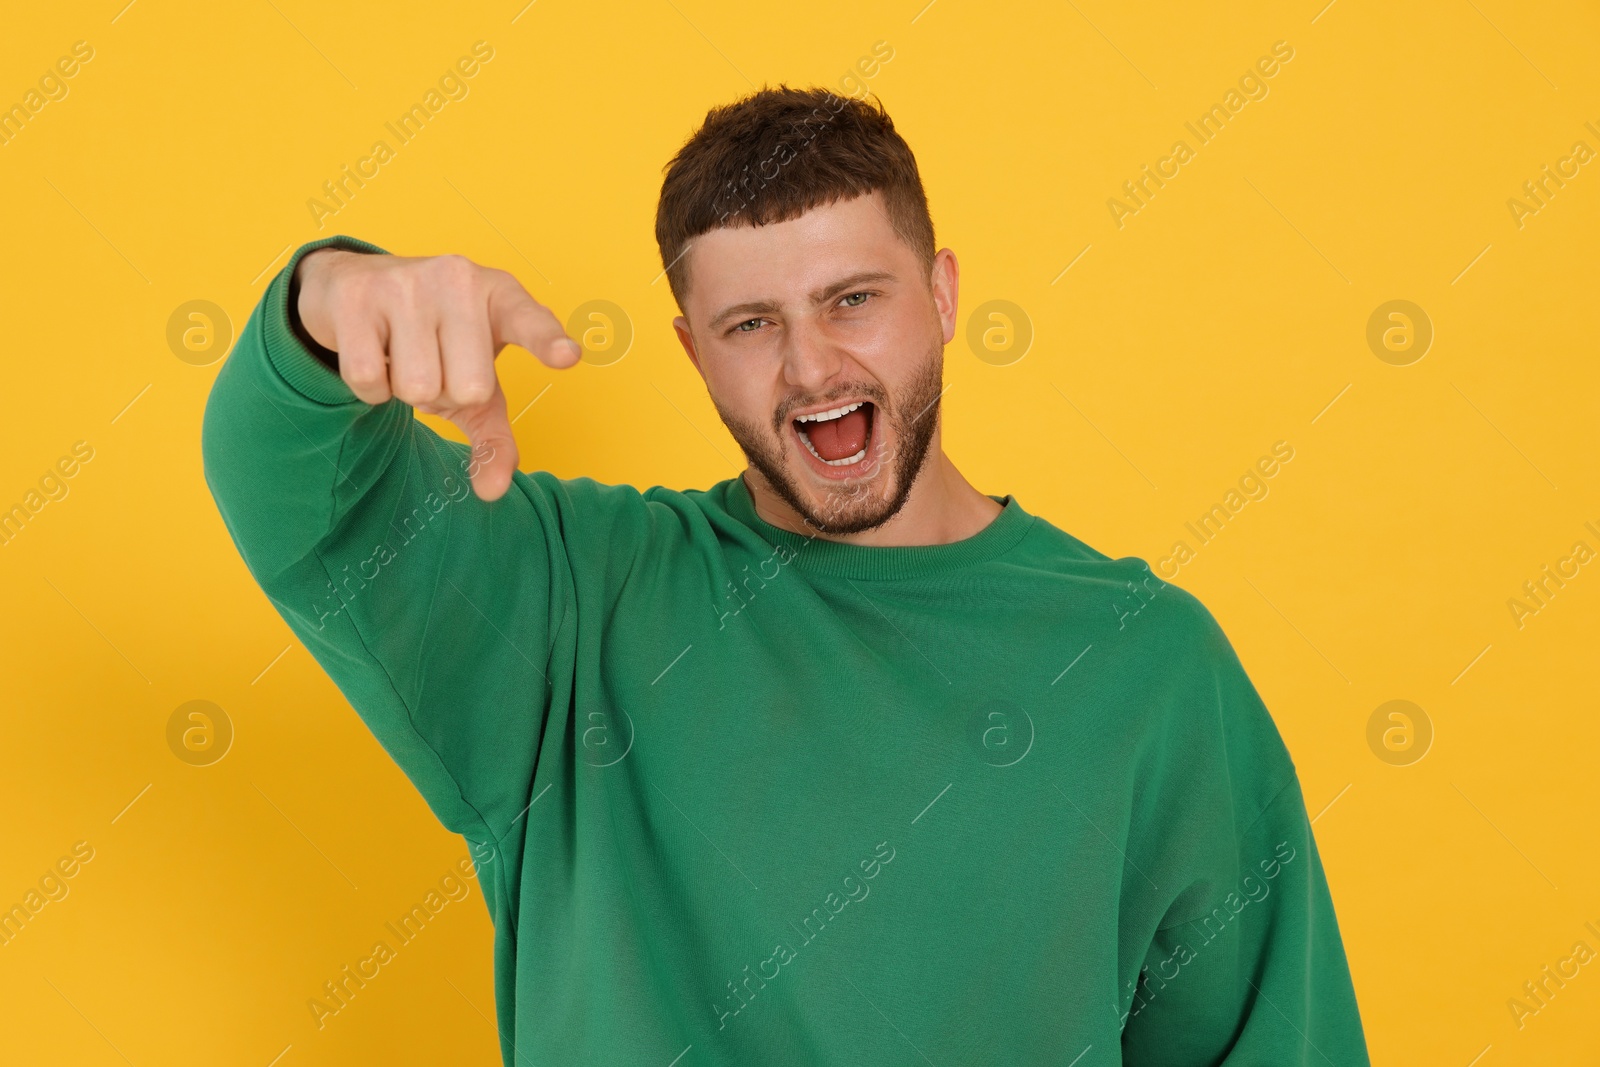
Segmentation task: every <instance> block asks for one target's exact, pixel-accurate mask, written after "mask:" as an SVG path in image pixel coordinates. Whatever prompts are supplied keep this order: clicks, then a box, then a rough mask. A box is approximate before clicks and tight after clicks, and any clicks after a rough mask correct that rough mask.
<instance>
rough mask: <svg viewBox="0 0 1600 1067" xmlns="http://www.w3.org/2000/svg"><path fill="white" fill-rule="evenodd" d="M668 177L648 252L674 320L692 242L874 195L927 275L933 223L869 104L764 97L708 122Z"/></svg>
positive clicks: (913, 175)
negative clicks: (659, 268)
mask: <svg viewBox="0 0 1600 1067" xmlns="http://www.w3.org/2000/svg"><path fill="white" fill-rule="evenodd" d="M666 172H667V176H666V179H665V180H664V181H663V182H662V183H661V201H660V203H659V204H658V205H657V207H656V244H658V245H659V246H660V248H661V263H662V265H663V266H664V267H665V268H666V273H667V283H668V284H669V285H670V286H671V287H672V295H673V297H674V298H675V299H676V300H677V302H678V307H679V309H680V310H681V309H682V308H683V307H684V303H685V300H686V299H687V298H688V295H689V270H688V266H687V264H686V263H685V262H684V258H685V254H686V253H687V251H688V246H689V243H690V242H691V241H692V240H693V239H694V238H696V237H699V236H700V235H701V234H704V233H708V232H709V231H711V230H714V229H718V228H720V227H724V226H765V225H767V224H769V223H774V222H785V221H787V220H789V219H795V218H799V217H800V216H801V215H803V214H805V213H806V212H807V211H810V210H811V209H812V208H814V207H820V206H822V205H824V204H830V203H833V202H834V201H835V200H850V199H853V198H855V197H857V196H862V195H865V194H867V193H870V192H873V191H875V190H876V191H880V192H881V193H882V194H883V200H884V204H885V206H886V207H887V209H888V215H889V224H890V226H892V227H893V228H894V232H895V233H896V234H897V235H899V237H900V239H901V240H903V241H905V242H906V244H907V245H909V246H910V247H911V248H912V249H913V250H914V251H915V252H916V253H917V255H918V256H919V257H920V258H921V259H922V261H923V263H924V264H925V266H926V267H927V269H928V270H929V272H930V273H931V271H932V269H933V256H934V240H933V218H932V217H931V216H930V215H929V214H928V198H927V195H926V194H925V193H924V192H923V189H922V178H921V176H920V175H919V174H918V173H917V161H916V157H914V156H913V155H912V154H911V148H910V146H909V145H907V144H906V142H905V139H904V138H902V137H901V136H900V135H899V134H898V133H896V132H895V128H894V123H893V122H892V121H891V120H890V119H889V115H888V113H887V112H886V111H884V109H883V105H882V104H881V103H879V102H878V101H877V100H876V99H875V98H871V97H869V98H868V99H866V100H860V99H855V98H852V97H843V96H839V95H838V94H837V93H833V92H830V91H829V90H827V89H791V88H789V87H788V86H786V85H779V86H778V87H777V88H776V89H770V88H763V89H761V90H760V91H758V92H755V93H752V94H751V95H750V96H747V97H745V98H744V99H742V100H739V101H737V102H736V103H733V104H728V105H725V106H723V107H717V108H712V109H711V110H710V111H709V112H707V113H706V119H705V122H704V123H702V124H701V126H700V129H698V130H696V131H695V133H694V136H692V137H690V138H689V140H688V141H687V142H686V143H685V144H684V146H683V147H682V148H681V149H679V150H678V154H677V155H676V156H674V157H673V158H672V162H670V163H668V164H667V167H666Z"/></svg>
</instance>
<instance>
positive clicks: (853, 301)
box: [840, 292, 872, 308]
mask: <svg viewBox="0 0 1600 1067" xmlns="http://www.w3.org/2000/svg"><path fill="white" fill-rule="evenodd" d="M871 295H872V294H871V293H866V292H862V293H851V294H850V295H849V296H847V297H844V298H843V299H842V300H841V301H840V303H842V304H844V305H845V307H853V308H858V307H860V306H861V305H862V304H865V303H866V302H867V297H869V296H871ZM858 297H859V298H860V299H857V298H858Z"/></svg>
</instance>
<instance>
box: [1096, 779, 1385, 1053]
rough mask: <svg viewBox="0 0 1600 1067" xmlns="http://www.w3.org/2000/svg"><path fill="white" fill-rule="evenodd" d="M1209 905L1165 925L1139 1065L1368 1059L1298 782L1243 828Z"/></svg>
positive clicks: (1142, 997)
mask: <svg viewBox="0 0 1600 1067" xmlns="http://www.w3.org/2000/svg"><path fill="white" fill-rule="evenodd" d="M1228 866H1229V867H1230V871H1229V874H1230V876H1231V877H1230V878H1229V880H1228V881H1227V882H1226V883H1223V884H1220V885H1218V887H1217V891H1216V895H1215V897H1214V898H1213V900H1212V901H1210V902H1209V903H1210V905H1211V906H1210V908H1209V909H1208V910H1206V911H1204V912H1202V913H1200V914H1195V915H1186V916H1180V917H1179V918H1178V919H1177V920H1176V921H1174V922H1172V923H1171V924H1170V925H1164V926H1162V927H1161V928H1159V929H1158V930H1157V931H1156V933H1155V937H1154V939H1153V941H1152V942H1151V944H1150V948H1149V951H1148V952H1147V954H1146V956H1145V960H1144V969H1143V972H1142V974H1141V978H1140V982H1139V987H1138V990H1137V992H1136V993H1135V996H1134V1002H1133V1004H1132V1006H1131V1009H1130V1011H1129V1017H1128V1021H1127V1024H1126V1026H1125V1028H1124V1030H1123V1039H1122V1044H1123V1062H1124V1063H1126V1064H1128V1067H1202V1065H1208V1067H1209V1065H1216V1067H1246V1065H1249V1067H1256V1065H1258V1064H1272V1065H1273V1067H1313V1065H1318V1067H1321V1065H1330V1064H1331V1065H1333V1067H1366V1065H1368V1064H1370V1062H1371V1061H1370V1060H1369V1059H1368V1058H1367V1048H1366V1040H1365V1038H1364V1036H1363V1034H1362V1028H1361V1017H1360V1014H1359V1011H1358V1009H1357V1007H1356V999H1355V990H1354V988H1353V987H1352V984H1351V981H1350V972H1349V968H1348V965H1347V963H1346V960H1345V954H1344V945H1343V943H1342V941H1341V940H1340V937H1339V926H1338V922H1337V920H1336V919H1335V917H1334V912H1333V901H1332V899H1331V897H1330V896H1329V893H1328V883H1327V879H1326V877H1325V876H1324V874H1323V869H1322V861H1321V858H1320V857H1319V856H1318V854H1317V846H1316V841H1315V839H1314V838H1313V837H1312V834H1311V825H1310V822H1309V820H1308V819H1307V817H1306V810H1305V805H1304V801H1303V799H1302V796H1301V790H1300V783H1299V781H1298V779H1295V780H1291V781H1290V782H1289V783H1288V784H1287V785H1285V786H1284V787H1283V789H1282V790H1281V791H1280V792H1279V793H1278V795H1277V797H1276V799H1274V800H1273V801H1272V803H1271V804H1270V805H1268V807H1267V809H1266V810H1265V811H1264V812H1262V813H1261V815H1260V817H1259V818H1257V819H1256V820H1255V821H1254V822H1253V823H1251V825H1250V826H1248V827H1247V828H1245V830H1244V831H1243V832H1242V833H1241V834H1240V835H1239V839H1238V848H1237V851H1236V852H1235V853H1234V854H1233V855H1232V856H1230V857H1229V859H1228Z"/></svg>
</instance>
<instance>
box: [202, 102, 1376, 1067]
mask: <svg viewBox="0 0 1600 1067" xmlns="http://www.w3.org/2000/svg"><path fill="white" fill-rule="evenodd" d="M656 237H657V240H658V243H659V245H660V251H661V257H662V262H663V263H664V264H665V265H666V268H667V275H668V278H669V280H670V284H671V288H672V292H673V295H674V296H675V298H676V299H677V303H678V307H679V309H680V310H681V312H682V314H681V315H680V316H679V317H678V318H676V319H674V320H673V327H674V329H675V330H676V331H677V336H678V340H679V341H680V342H681V343H682V345H683V348H684V350H685V352H687V353H688V356H689V359H690V360H691V361H692V362H693V364H694V366H695V368H696V369H697V370H698V371H699V373H700V375H701V376H702V377H703V378H704V380H705V383H706V388H707V390H708V392H709V393H710V395H711V399H712V401H713V402H714V404H715V405H716V408H717V410H718V412H719V413H720V414H721V416H722V419H723V421H724V422H725V423H726V424H727V426H728V429H729V430H730V432H731V433H732V434H733V436H734V437H735V439H736V440H737V441H738V442H739V445H740V447H741V448H742V449H743V450H744V453H745V455H746V457H747V459H748V460H749V467H748V469H746V470H745V471H744V472H743V473H742V475H740V476H739V477H735V478H729V479H727V480H726V481H723V482H719V483H717V484H716V485H714V486H712V487H711V488H710V489H706V490H698V489H691V490H681V491H680V490H675V489H668V488H665V487H661V486H656V487H653V488H650V489H647V490H645V491H644V492H640V491H638V490H637V489H634V488H632V487H630V486H626V485H603V484H599V483H597V482H595V481H593V480H591V479H588V478H573V479H561V478H556V477H555V476H553V475H551V474H549V473H548V472H544V471H540V470H537V469H536V470H534V471H532V472H531V473H524V472H522V471H520V470H519V469H518V467H517V460H518V453H517V447H516V443H515V441H514V440H513V438H512V433H511V427H510V424H509V422H508V421H507V417H506V416H507V409H506V401H505V397H504V395H503V394H502V392H501V390H500V387H499V385H498V382H497V379H496V375H495V369H494V360H495V357H496V355H497V354H498V353H499V352H500V351H501V349H502V348H503V347H504V346H505V345H507V344H516V345H520V346H522V347H524V348H526V349H528V350H529V351H531V352H532V353H534V355H536V356H537V357H538V358H539V359H541V360H542V361H543V362H545V363H546V364H548V365H549V366H551V367H570V366H571V365H572V364H573V363H574V362H576V361H577V360H578V358H579V353H578V349H577V346H576V345H575V343H574V342H573V341H572V340H571V339H570V338H568V337H566V336H565V335H564V334H563V331H562V328H561V326H560V324H559V322H558V321H557V319H556V318H555V317H554V316H553V315H552V314H551V313H550V311H548V310H547V309H545V308H544V307H542V306H541V305H539V304H538V303H537V302H535V301H534V300H533V299H532V298H531V297H530V296H529V295H528V294H527V292H526V291H524V290H523V289H522V287H521V286H520V285H518V284H517V283H516V281H515V280H514V279H513V278H512V277H511V276H510V275H509V274H506V273H504V272H502V271H498V270H491V269H487V268H483V267H479V266H476V265H474V264H472V263H470V262H469V261H467V260H465V259H463V258H461V257H459V256H437V257H421V258H404V257H400V256H394V255H389V254H387V253H385V252H384V251H383V250H382V249H380V248H377V247H375V246H373V245H370V244H366V243H364V242H361V241H356V240H354V239H351V238H348V237H332V238H328V239H326V240H322V241H315V242H312V243H310V244H307V245H305V246H303V247H301V248H300V249H299V250H298V251H297V252H296V253H295V255H294V257H293V258H292V259H291V261H290V262H289V264H288V265H287V266H286V267H285V268H284V269H283V271H282V272H281V273H280V274H279V275H278V276H277V277H276V278H275V279H274V280H273V281H272V283H271V284H270V285H269V286H268V289H267V292H266V295H265V296H264V297H263V299H262V301H261V303H260V305H259V306H257V308H256V309H255V312H254V313H253V314H252V315H251V317H250V321H249V323H248V324H247V326H246V328H245V330H244V331H243V333H242V335H241V336H240V338H239V341H238V344H237V345H236V347H235V350H234V351H233V353H232V356H231V357H230V359H229V360H228V362H227V364H226V365H225V366H224V367H223V369H222V372H221V374H220V375H219V376H218V378H217V381H216V385H215V387H214V389H213V392H212V394H211V398H210V402H209V404H208V406H207V408H206V415H205V427H204V440H203V447H204V455H205V471H206V477H207V480H208V482H209V484H210V486H211V489H212V491H213V493H214V495H215V496H216V499H217V503H218V506H219V508H220V510H221V513H222V516H223V519H224V521H225V522H226V524H227V527H228V530H229V532H230V533H231V534H232V536H233V538H234V540H235V542H236V544H237V545H238V547H239V550H240V552H241V554H242V555H243V557H244V559H245V562H246V563H247V565H248V566H249V568H250V571H251V573H252V574H253V575H254V576H255V577H256V579H257V580H258V581H259V582H260V584H261V586H262V588H263V589H264V590H265V592H266V593H267V595H268V596H269V597H270V598H271V599H272V602H273V604H274V605H275V606H276V608H277V609H278V611H279V612H280V613H281V614H282V615H283V617H284V619H285V620H286V621H287V622H288V623H289V625H290V626H291V627H292V628H293V629H294V631H295V633H296V634H297V635H298V636H299V637H300V638H301V640H303V641H304V642H305V644H306V647H307V648H309V649H310V650H311V652H312V653H313V655H315V656H316V658H317V660H318V661H319V662H320V663H321V664H322V666H323V667H324V669H326V670H327V672H328V674H329V675H330V676H331V677H332V678H333V679H334V681H335V682H337V683H338V685H339V687H340V688H341V690H342V691H343V692H344V693H345V695H346V696H347V697H348V698H349V700H350V703H351V704H352V705H353V706H354V708H355V709H356V711H357V712H358V713H359V714H360V715H361V716H362V718H363V719H364V720H365V721H366V723H367V724H368V726H370V727H371V729H372V731H373V732H374V734H376V736H377V737H378V739H379V740H380V741H381V742H382V743H383V745H384V747H385V748H386V749H387V750H388V751H389V753H390V754H391V755H392V756H393V757H394V758H395V760H396V761H397V762H398V763H399V764H400V766H401V767H402V768H403V769H404V770H405V772H406V774H407V775H409V776H410V778H411V780H412V781H413V782H415V783H416V785H417V788H418V789H419V790H420V791H421V792H422V794H423V796H424V797H425V798H426V799H427V801H428V803H429V804H430V806H431V807H432V808H433V810H434V812H436V813H437V815H438V816H439V818H440V820H442V822H443V823H444V825H446V826H447V827H449V828H450V829H451V830H452V831H455V832H457V833H460V834H462V835H463V836H464V837H465V838H466V839H467V841H468V842H469V844H470V845H471V846H472V848H473V850H474V852H475V854H476V855H477V856H478V858H479V866H480V881H481V883H482V885H483V888H484V891H485V896H486V899H487V901H488V904H489V908H490V912H491V915H492V917H493V920H494V925H495V951H494V959H495V978H496V983H495V988H496V1000H497V1004H498V1011H499V1018H500V1032H501V1046H502V1053H503V1055H504V1058H505V1062H506V1064H508V1065H511V1064H554V1063H578V1062H585V1063H588V1062H594V1063H640V1064H660V1065H663V1067H665V1065H667V1064H670V1063H677V1064H681V1065H683V1067H688V1065H690V1064H697V1065H700V1064H707V1065H709V1064H729V1065H732V1064H741V1065H748V1064H796V1065H801V1064H804V1065H818V1064H825V1065H833V1064H865V1063H871V1064H939V1065H941V1067H943V1065H950V1067H955V1065H960V1064H978V1063H982V1064H1007V1065H1010V1064H1058V1065H1061V1067H1068V1065H1076V1067H1093V1065H1100V1064H1119V1063H1120V1064H1130V1065H1140V1067H1148V1065H1157V1064H1161V1065H1174V1067H1177V1065H1183V1067H1191V1065H1192V1067H1199V1065H1202V1064H1205V1065H1215V1064H1227V1065H1231V1067H1246V1065H1249V1067H1257V1065H1264V1064H1267V1065H1271V1067H1288V1065H1311V1064H1333V1065H1336V1067H1356V1065H1361V1064H1366V1063H1367V1062H1368V1060H1367V1054H1366V1049H1365V1045H1364V1041H1363V1036H1362V1030H1361V1023H1360V1017H1359V1014H1358V1012H1357V1008H1356V1002H1355V996H1354V992H1353V990H1352V986H1351V981H1350V976H1349V972H1348V970H1347V966H1346V962H1345V957H1344V951H1343V947H1342V943H1341V941H1340V936H1339V930H1338V926H1337V923H1336V920H1335V917H1334V912H1333V905H1332V903H1331V900H1330V898H1329V892H1328V886H1327V883H1326V881H1325V879H1324V876H1323V870H1322V866H1321V863H1320V859H1319V856H1318V853H1317V849H1316V845H1315V842H1314V840H1313V838H1312V835H1311V829H1310V826H1309V824H1308V821H1307V818H1306V811H1305V807H1304V801H1303V798H1302V794H1301V790H1300V785H1299V782H1298V779H1297V778H1296V775H1295V768H1294V765H1293V763H1292V762H1291V760H1290V758H1289V754H1288V752H1287V751H1286V750H1285V747H1284V745H1283V742H1282V740H1281V739H1280V736H1279V734H1278V731H1277V729H1276V727H1275V726H1274V724H1273V722H1272V719H1271V717H1270V716H1269V714H1268V712H1267V710H1266V708H1265V707H1263V705H1262V703H1261V700H1260V699H1259V697H1258V696H1257V694H1256V691H1255V689H1254V688H1253V687H1252V685H1251V683H1250V681H1249V679H1248V678H1247V677H1246V675H1245V672H1244V670H1243V668H1242V667H1241V665H1240V663H1239V660H1238V659H1237V658H1236V657H1235V655H1234V652H1233V650H1232V648H1231V647H1230V645H1229V643H1228V641H1227V639H1226V638H1225V637H1224V635H1223V634H1222V632H1221V630H1220V629H1219V628H1218V626H1217V624H1216V622H1215V620H1214V619H1213V618H1212V617H1211V615H1210V614H1209V613H1208V612H1207V611H1206V610H1205V608H1204V607H1202V606H1201V604H1200V603H1199V602H1198V601H1197V600H1195V599H1194V598H1193V597H1192V596H1190V595H1189V594H1187V593H1185V592H1183V591H1182V590H1180V589H1178V588H1176V587H1174V586H1171V585H1166V584H1164V583H1163V582H1161V581H1160V580H1159V579H1157V578H1156V577H1155V576H1154V575H1153V574H1152V573H1151V572H1150V570H1149V568H1148V566H1147V565H1146V564H1145V563H1144V562H1143V561H1141V560H1138V559H1134V558H1122V559H1112V558H1109V557H1108V556H1106V555H1104V554H1102V553H1100V552H1098V551H1096V550H1094V549H1092V548H1090V547H1089V546H1087V545H1085V544H1084V543H1082V542H1081V541H1078V540H1077V539H1075V538H1073V537H1072V536H1070V535H1069V534H1067V533H1064V532H1063V531H1061V530H1059V529H1057V528H1056V527H1055V526H1053V525H1051V524H1050V523H1049V522H1047V521H1045V520H1044V519H1042V518H1038V517H1036V516H1033V515H1030V514H1028V513H1027V512H1026V511H1024V510H1023V508H1022V505H1021V504H1020V503H1019V502H1018V501H1017V500H1016V499H1015V498H1014V497H1011V496H990V495H985V494H984V493H981V492H979V491H978V490H977V489H975V488H973V486H972V485H970V484H969V483H968V482H967V481H966V479H964V478H963V477H962V476H961V473H960V472H959V471H958V470H957V469H956V467H955V465H954V464H953V463H952V462H951V460H950V458H949V457H948V456H947V455H945V453H944V451H943V449H942V447H941V440H940V419H939V397H940V381H941V370H942V359H943V349H944V346H945V345H946V344H948V343H949V342H950V340H951V338H952V337H953V336H954V334H955V330H956V322H957V268H956V259H955V256H954V254H953V253H952V252H951V251H950V250H949V249H947V248H946V249H941V250H939V251H937V252H935V245H934V236H933V226H932V222H931V220H930V219H929V216H928V210H927V204H926V200H925V198H924V195H923V190H922V185H921V181H920V178H919V176H918V172H917V167H916V163H915V161H914V159H913V157H912V154H911V151H910V149H909V148H908V147H907V146H906V144H905V142H904V141H903V140H902V139H901V137H900V136H899V135H898V134H897V133H896V132H895V131H894V127H893V125H892V123H891V122H890V121H889V119H888V117H887V116H886V115H884V114H883V112H882V110H881V108H879V107H877V106H876V105H869V104H865V103H862V102H860V101H856V100H846V99H841V98H839V97H836V96H833V95H832V94H829V93H826V92H821V91H799V90H793V89H788V88H779V89H776V90H763V91H762V92H759V93H756V94H754V95H753V96H751V97H749V98H747V99H745V100H743V101H741V102H739V103H737V104H734V105H731V106H729V107H724V108H720V109H717V110H714V111H712V112H711V113H710V114H709V115H708V116H707V119H706V122H705V124H704V125H703V126H702V127H701V129H700V130H699V131H698V132H697V133H696V134H695V135H694V136H693V138H691V139H690V140H689V142H688V143H687V144H686V145H685V146H684V147H683V149H682V150H681V151H680V152H679V153H678V155H677V157H676V158H675V159H674V160H673V161H672V163H671V165H670V167H669V169H668V173H667V176H666V180H665V184H664V186H663V188H662V192H661V201H660V208H659V213H658V216H657V223H656ZM414 410H422V411H426V412H431V413H435V414H438V415H441V416H444V417H445V418H448V419H449V420H450V421H452V422H453V423H454V424H455V425H457V426H458V427H460V429H461V430H462V431H463V432H464V433H465V435H466V437H467V438H468V440H469V442H470V447H469V446H466V445H459V444H456V443H453V442H448V441H445V440H443V439H442V438H440V437H439V436H437V435H436V434H434V433H433V432H431V431H430V430H428V429H427V428H426V427H425V426H423V425H422V424H421V423H419V422H417V421H416V420H415V419H414V418H413V411H414ZM595 417H596V418H598V419H608V418H609V416H608V414H607V413H606V412H603V411H597V412H595ZM611 428H612V430H613V431H614V432H617V433H623V434H626V433H627V432H628V429H627V427H626V426H625V425H617V424H615V423H614V422H613V423H611ZM994 430H995V432H997V433H1003V432H1004V427H995V428H994ZM638 444H639V446H640V447H648V442H647V441H644V440H641V441H639V442H638ZM535 465H536V464H535ZM469 479H470V485H469Z"/></svg>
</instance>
